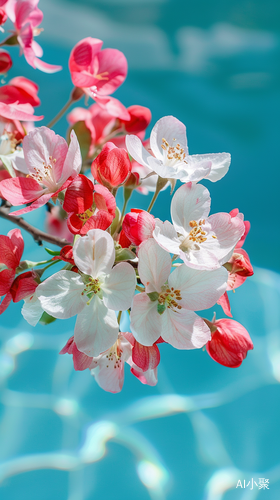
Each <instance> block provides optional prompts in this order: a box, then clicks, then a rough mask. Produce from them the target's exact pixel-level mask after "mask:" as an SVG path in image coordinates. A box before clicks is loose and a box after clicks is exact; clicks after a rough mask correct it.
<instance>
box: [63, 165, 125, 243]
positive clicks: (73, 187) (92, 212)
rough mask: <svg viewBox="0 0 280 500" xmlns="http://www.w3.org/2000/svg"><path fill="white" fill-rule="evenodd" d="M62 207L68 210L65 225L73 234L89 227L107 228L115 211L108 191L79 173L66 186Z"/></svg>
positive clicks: (85, 230) (113, 202) (113, 201)
mask: <svg viewBox="0 0 280 500" xmlns="http://www.w3.org/2000/svg"><path fill="white" fill-rule="evenodd" d="M63 209H64V210H65V211H66V212H68V214H69V216H68V219H67V225H68V228H69V231H71V233H73V234H81V235H85V234H87V232H88V231H89V230H90V229H103V230H105V229H107V228H108V227H109V226H110V225H111V223H112V221H113V219H114V217H115V211H116V200H115V198H114V196H113V195H112V194H111V193H110V191H109V190H108V189H107V188H106V187H104V186H101V185H99V184H97V185H95V186H94V185H93V184H92V182H91V181H90V180H89V179H88V178H87V177H86V176H84V175H79V176H77V177H76V179H74V181H73V182H72V183H71V184H70V186H69V187H68V188H67V190H66V193H65V198H64V204H63Z"/></svg>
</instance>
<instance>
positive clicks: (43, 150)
mask: <svg viewBox="0 0 280 500" xmlns="http://www.w3.org/2000/svg"><path fill="white" fill-rule="evenodd" d="M23 152H24V159H25V162H26V169H25V173H26V174H27V176H26V177H17V178H13V179H7V180H4V181H2V182H1V184H0V190H1V193H2V195H3V196H4V197H5V198H6V199H7V200H8V201H9V202H10V203H12V204H13V205H22V204H23V203H30V202H32V203H31V205H29V206H28V207H26V208H23V209H21V210H18V211H16V212H13V213H14V214H17V215H18V214H23V213H27V212H30V211H31V210H35V209H36V208H39V207H41V206H42V205H44V204H45V203H47V201H49V199H50V198H52V197H55V196H57V194H58V193H59V192H60V191H62V190H63V189H65V188H66V187H67V186H68V185H69V184H71V181H72V180H73V178H75V177H76V176H77V175H78V173H79V171H80V169H81V165H82V159H81V153H80V147H79V144H78V141H77V137H76V135H75V132H73V131H72V133H71V142H70V145H69V148H68V145H67V142H66V141H65V139H63V138H62V137H60V136H59V135H56V134H55V133H54V132H53V130H50V129H48V128H47V127H40V128H37V129H35V130H32V131H31V132H29V134H28V135H27V136H26V137H25V138H24V139H23ZM15 165H17V158H16V159H15ZM22 168H23V167H22V164H21V165H20V167H19V170H22Z"/></svg>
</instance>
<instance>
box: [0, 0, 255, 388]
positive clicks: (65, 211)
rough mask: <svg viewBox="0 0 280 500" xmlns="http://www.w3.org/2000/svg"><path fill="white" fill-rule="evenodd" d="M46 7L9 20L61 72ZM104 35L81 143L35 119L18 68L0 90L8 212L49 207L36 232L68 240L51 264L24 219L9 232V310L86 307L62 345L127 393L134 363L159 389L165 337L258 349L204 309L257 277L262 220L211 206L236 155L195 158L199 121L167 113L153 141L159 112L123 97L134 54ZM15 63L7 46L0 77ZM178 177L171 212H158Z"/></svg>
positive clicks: (76, 76)
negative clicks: (42, 34)
mask: <svg viewBox="0 0 280 500" xmlns="http://www.w3.org/2000/svg"><path fill="white" fill-rule="evenodd" d="M37 4H38V0H20V1H18V2H16V3H15V2H12V1H11V0H7V1H6V2H2V3H1V9H0V23H1V24H2V25H3V24H4V23H5V22H6V19H7V18H9V19H10V20H11V21H12V22H13V24H14V32H13V34H12V36H11V37H9V38H8V39H7V42H8V40H9V41H10V42H11V40H10V39H11V38H13V42H14V43H18V44H19V45H20V47H21V50H22V52H23V54H24V56H25V58H26V60H27V62H28V63H29V64H30V65H31V66H32V67H34V68H39V69H41V70H42V71H47V72H54V71H58V70H59V69H60V67H59V66H51V65H49V64H46V63H43V62H42V61H41V59H40V57H41V55H42V51H41V47H40V46H39V45H38V44H37V42H35V41H34V36H35V34H38V33H39V32H38V26H39V24H40V23H41V21H42V18H43V14H42V12H41V11H40V10H39V9H38V7H37ZM39 31H40V29H39ZM2 45H3V44H2ZM102 45H103V42H102V41H101V40H98V39H95V38H90V37H88V38H85V39H83V40H81V41H80V42H79V43H78V44H77V45H76V46H75V47H74V48H73V50H72V51H71V54H70V58H69V70H70V76H71V79H72V82H73V85H74V88H73V91H72V93H71V98H70V104H71V103H73V102H75V101H77V100H79V99H81V98H82V96H83V95H85V96H87V98H88V96H89V97H91V98H92V99H94V101H95V103H94V104H92V105H91V106H90V107H88V108H87V107H75V108H73V109H72V110H71V111H70V113H69V114H68V117H67V118H68V122H69V130H68V133H67V137H68V142H67V141H66V140H65V139H64V138H63V137H61V136H59V135H57V134H55V132H54V131H53V130H52V129H51V128H49V127H45V126H43V127H35V126H34V122H36V121H37V120H41V119H42V118H43V117H42V116H35V115H34V107H36V106H38V105H39V104H40V99H39V97H38V86H37V85H36V84H35V83H34V82H32V81H30V80H27V79H26V78H24V77H16V78H13V79H12V80H11V81H10V82H9V83H7V84H6V85H4V86H2V88H1V89H0V117H1V119H0V121H1V127H2V129H1V133H2V135H1V137H0V158H1V165H0V197H1V198H2V204H3V206H4V208H5V210H6V212H5V214H7V210H8V211H9V209H10V207H11V206H20V207H19V209H17V210H16V211H15V212H12V213H11V214H10V216H9V217H10V219H12V217H13V216H14V219H13V220H14V221H15V223H18V220H19V219H18V218H17V216H18V215H23V214H25V213H27V212H30V211H32V210H35V209H38V208H40V207H43V206H44V205H46V206H47V209H48V210H47V212H46V228H47V231H48V233H50V234H48V233H46V234H45V233H42V231H40V233H39V232H38V230H36V228H33V229H32V230H30V232H31V234H33V236H34V235H37V236H38V237H37V239H39V236H40V238H42V240H44V239H46V240H47V241H49V240H50V238H51V239H52V241H53V242H54V243H57V244H59V246H60V247H61V250H60V251H51V250H47V251H48V252H49V253H51V258H50V259H49V260H46V261H44V262H33V263H30V262H29V261H24V260H23V261H22V260H21V259H22V255H23V250H24V241H23V236H22V234H21V232H20V230H19V229H14V230H12V231H10V232H9V233H8V235H7V236H5V235H0V297H1V303H0V314H2V313H3V312H4V311H5V310H6V309H7V308H8V306H9V304H10V303H11V302H12V301H13V302H18V301H20V300H24V305H23V308H22V314H23V316H24V318H25V319H26V320H27V321H28V322H29V323H30V324H32V325H36V324H37V322H38V321H40V320H41V321H44V322H46V317H48V318H49V320H50V321H54V320H55V319H59V320H61V319H66V318H70V317H74V316H76V317H77V319H76V323H75V327H74V332H73V336H71V338H70V339H69V340H68V341H67V343H66V345H65V347H64V348H63V349H62V350H61V354H65V353H68V354H71V355H72V356H73V364H74V369H75V370H78V371H79V370H85V369H89V370H90V372H91V374H92V375H93V376H94V377H95V380H96V381H97V383H98V384H99V385H100V387H102V388H103V389H105V390H107V391H110V392H119V391H120V390H121V389H122V386H123V380H124V366H125V363H127V364H128V365H129V366H130V371H131V373H132V374H133V375H134V376H136V377H137V378H138V379H139V380H140V382H142V383H144V384H149V385H155V384H156V383H157V367H158V365H159V363H160V349H159V347H160V344H162V343H165V344H167V348H172V347H173V348H175V349H183V350H189V349H198V348H203V347H204V346H206V351H207V353H208V354H209V355H210V356H211V358H212V359H214V360H215V361H217V362H218V363H220V364H222V365H224V366H228V367H232V368H234V367H238V366H239V365H240V364H241V363H242V361H243V360H244V358H245V357H246V355H247V352H248V350H250V349H253V343H252V341H251V339H250V336H249V333H248V332H247V331H246V329H245V328H244V327H243V326H242V325H240V324H239V323H238V322H236V321H234V320H233V319H228V318H226V319H218V320H216V319H214V320H212V321H210V320H209V319H206V318H202V317H201V316H200V315H199V314H198V312H199V311H201V310H205V309H209V308H211V307H213V306H215V305H216V304H219V305H220V306H222V309H223V311H224V313H225V315H227V316H229V317H230V318H232V313H231V308H230V302H229V297H228V292H229V291H230V290H234V289H236V288H237V287H239V286H241V285H242V284H243V283H244V282H245V280H246V279H247V277H249V276H252V274H253V269H252V265H251V263H250V259H249V256H248V254H247V253H246V251H245V250H244V249H243V244H244V242H245V238H246V236H247V233H248V231H249V228H250V224H249V222H248V221H244V216H243V214H242V213H240V212H239V210H238V209H235V210H232V211H231V212H230V213H224V212H221V213H216V214H211V215H209V212H210V204H211V197H210V193H209V191H208V189H206V188H205V187H204V186H203V185H202V184H201V183H200V181H202V180H203V179H208V180H210V181H211V182H216V181H218V180H220V179H221V178H222V177H223V176H224V175H226V173H227V171H228V168H229V165H230V155H229V154H228V153H209V154H203V155H190V154H189V150H188V144H187V137H186V127H185V125H184V124H183V123H182V122H180V121H179V120H178V119H177V118H175V117H173V116H165V117H163V118H161V119H160V120H158V121H157V122H156V124H155V125H154V127H153V129H152V131H151V134H150V138H149V139H148V140H147V139H146V140H145V132H146V129H147V127H148V126H149V124H150V121H151V112H150V110H149V109H148V108H146V107H144V106H141V105H132V106H129V107H126V106H124V104H122V103H121V102H120V101H118V100H117V99H115V98H114V97H112V96H111V95H112V94H113V92H114V91H115V90H116V89H117V88H118V87H119V86H120V85H121V84H122V83H123V82H124V80H125V78H126V75H127V61H126V58H125V56H124V54H123V53H122V52H120V51H118V50H116V49H109V48H105V49H103V48H102ZM11 65H12V61H11V58H10V56H9V54H8V52H6V51H0V73H5V72H7V71H8V70H9V69H10V67H11ZM53 122H55V120H54V121H53ZM177 181H178V182H180V187H179V188H178V189H177V190H175V185H176V182H177ZM169 186H170V188H171V194H172V195H173V196H172V198H171V206H170V212H171V220H172V222H170V221H162V220H160V219H159V218H155V217H154V216H153V215H152V214H151V213H150V212H151V210H152V208H153V204H154V203H155V201H156V199H157V197H158V196H161V191H163V190H165V189H166V188H168V187H169ZM118 190H122V192H123V199H124V202H123V207H122V210H120V209H119V208H118V207H117V204H116V194H117V191H118ZM134 190H137V191H138V192H140V193H142V194H147V193H149V192H153V193H154V194H153V199H152V201H151V203H150V205H149V207H147V210H143V209H140V208H137V207H135V208H132V209H131V210H130V211H126V207H127V203H128V200H129V199H130V197H131V196H132V195H133V191H134ZM173 193H174V194H173ZM1 210H2V209H1V208H0V216H1ZM2 213H4V212H2ZM25 227H26V228H27V230H28V227H29V226H28V225H26V226H25ZM36 231H37V233H36ZM59 263H60V264H61V266H60V267H61V268H60V270H59V271H57V272H53V273H52V274H51V275H50V276H49V277H48V278H47V279H44V277H43V275H44V272H45V270H46V269H47V268H49V267H50V266H55V265H57V264H59ZM42 266H43V267H42ZM36 268H37V270H36ZM51 269H54V267H51ZM122 315H123V316H124V315H125V316H126V319H127V318H128V317H129V318H130V331H123V326H122V325H123V323H122Z"/></svg>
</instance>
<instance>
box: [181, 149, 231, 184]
mask: <svg viewBox="0 0 280 500" xmlns="http://www.w3.org/2000/svg"><path fill="white" fill-rule="evenodd" d="M190 159H193V160H195V161H198V162H204V161H211V163H212V165H211V170H210V172H209V174H208V175H207V176H206V177H205V178H206V179H208V180H209V181H211V182H216V181H219V180H220V179H222V177H224V176H225V175H226V173H227V171H228V169H229V166H230V162H231V156H230V154H229V153H209V154H205V155H192V156H191V157H190Z"/></svg>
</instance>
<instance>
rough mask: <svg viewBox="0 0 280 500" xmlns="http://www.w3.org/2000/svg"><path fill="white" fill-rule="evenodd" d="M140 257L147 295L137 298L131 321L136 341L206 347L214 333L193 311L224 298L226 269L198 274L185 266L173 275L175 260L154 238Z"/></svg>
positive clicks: (147, 343)
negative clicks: (159, 341) (172, 262)
mask: <svg viewBox="0 0 280 500" xmlns="http://www.w3.org/2000/svg"><path fill="white" fill-rule="evenodd" d="M138 256H139V266H138V271H139V276H140V278H141V281H142V283H143V284H144V285H145V293H144V292H142V293H139V294H138V295H135V297H134V299H133V305H132V310H131V315H130V319H131V331H132V333H133V335H134V337H135V339H136V340H137V341H138V342H140V343H141V344H142V345H146V346H151V345H153V344H154V343H155V342H156V341H157V340H158V338H159V337H160V336H161V337H162V339H163V340H165V341H166V342H168V343H169V344H171V345H173V347H176V348H177V349H195V348H199V347H202V346H203V345H205V344H206V342H207V341H208V340H210V339H211V335H210V330H209V328H208V326H207V325H206V324H205V322H204V321H203V319H202V318H200V317H199V316H198V315H197V314H195V313H194V312H193V311H199V310H202V309H207V308H209V307H212V306H213V305H214V304H215V303H216V302H217V300H218V299H219V298H220V297H221V296H222V295H223V293H224V291H225V290H226V287H227V277H228V273H227V271H226V269H224V268H223V267H221V268H219V269H217V270H215V271H197V270H194V269H191V268H189V267H187V266H184V265H181V266H180V267H179V268H177V269H175V271H173V272H172V273H171V274H170V270H171V257H170V255H169V254H167V253H166V252H165V251H164V250H162V249H161V248H160V247H159V246H158V245H157V243H156V242H155V241H154V240H153V239H149V240H147V241H145V242H143V243H142V244H141V245H140V247H139V253H138Z"/></svg>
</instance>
